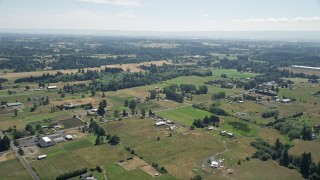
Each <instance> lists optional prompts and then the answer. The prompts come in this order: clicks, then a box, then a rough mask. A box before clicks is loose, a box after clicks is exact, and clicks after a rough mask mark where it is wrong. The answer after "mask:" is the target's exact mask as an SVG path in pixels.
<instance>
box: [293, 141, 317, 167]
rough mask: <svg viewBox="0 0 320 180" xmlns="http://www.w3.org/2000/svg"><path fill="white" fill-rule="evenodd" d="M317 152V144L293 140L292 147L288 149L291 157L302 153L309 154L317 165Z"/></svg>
mask: <svg viewBox="0 0 320 180" xmlns="http://www.w3.org/2000/svg"><path fill="white" fill-rule="evenodd" d="M319 150H320V144H319V142H316V141H301V140H295V141H294V146H293V147H292V148H290V150H289V153H290V154H292V155H301V154H302V153H304V152H310V153H311V155H312V159H313V161H314V162H316V164H317V163H318V162H320V154H319Z"/></svg>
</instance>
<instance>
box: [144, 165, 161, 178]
mask: <svg viewBox="0 0 320 180" xmlns="http://www.w3.org/2000/svg"><path fill="white" fill-rule="evenodd" d="M140 169H141V170H142V171H144V172H146V173H147V174H149V175H150V176H152V177H156V174H158V176H161V175H162V174H161V173H160V172H158V171H157V170H156V169H155V168H154V167H152V166H151V165H146V166H143V167H140Z"/></svg>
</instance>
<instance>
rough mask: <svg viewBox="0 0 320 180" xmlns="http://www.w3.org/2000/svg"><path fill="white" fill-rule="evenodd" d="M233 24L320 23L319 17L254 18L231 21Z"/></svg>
mask: <svg viewBox="0 0 320 180" xmlns="http://www.w3.org/2000/svg"><path fill="white" fill-rule="evenodd" d="M233 22H247V23H266V22H268V23H304V22H320V17H295V18H256V19H254V18H253V19H246V20H233Z"/></svg>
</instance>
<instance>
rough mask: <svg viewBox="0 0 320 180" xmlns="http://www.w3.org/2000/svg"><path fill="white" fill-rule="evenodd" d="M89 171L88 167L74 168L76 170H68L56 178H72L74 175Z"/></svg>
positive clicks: (58, 179)
mask: <svg viewBox="0 0 320 180" xmlns="http://www.w3.org/2000/svg"><path fill="white" fill-rule="evenodd" d="M87 172H88V170H87V168H84V169H78V170H74V171H71V172H67V173H64V174H62V175H59V176H57V177H56V180H66V179H71V178H73V177H77V176H80V175H82V174H85V173H87Z"/></svg>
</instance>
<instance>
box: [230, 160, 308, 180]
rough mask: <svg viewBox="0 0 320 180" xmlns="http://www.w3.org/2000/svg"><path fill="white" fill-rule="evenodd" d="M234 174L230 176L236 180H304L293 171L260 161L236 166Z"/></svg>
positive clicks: (269, 162) (271, 162) (251, 161)
mask: <svg viewBox="0 0 320 180" xmlns="http://www.w3.org/2000/svg"><path fill="white" fill-rule="evenodd" d="M233 168H234V174H232V175H229V176H230V177H231V178H235V179H240V180H241V179H261V180H262V179H263V180H264V179H265V180H267V179H279V180H280V179H281V180H286V179H292V180H298V179H303V178H302V177H301V175H300V174H299V173H298V172H297V171H296V170H293V169H288V168H285V167H283V166H279V165H278V163H277V162H274V161H270V160H269V161H266V162H265V161H260V160H258V159H251V160H250V161H246V162H243V163H241V165H235V166H234V167H233Z"/></svg>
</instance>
